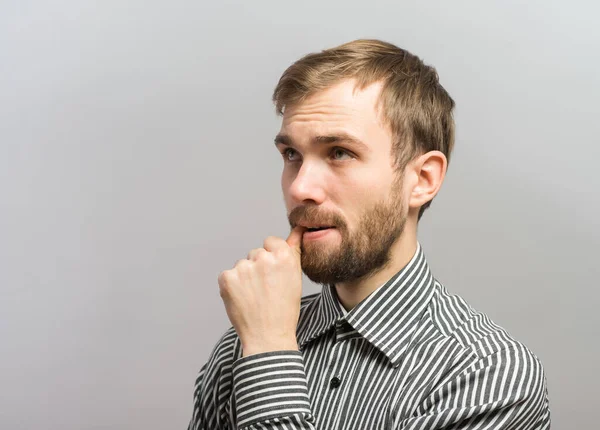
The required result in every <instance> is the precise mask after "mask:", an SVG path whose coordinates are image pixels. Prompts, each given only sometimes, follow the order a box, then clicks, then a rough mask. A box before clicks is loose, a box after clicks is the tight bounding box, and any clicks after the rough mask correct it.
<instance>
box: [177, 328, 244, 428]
mask: <svg viewBox="0 0 600 430" xmlns="http://www.w3.org/2000/svg"><path fill="white" fill-rule="evenodd" d="M239 356H240V350H239V339H238V338H237V335H236V333H235V330H233V329H232V328H231V329H229V330H228V331H227V332H226V333H225V334H224V335H223V336H222V337H221V339H220V340H219V341H218V342H217V344H216V346H215V348H214V349H213V351H212V353H211V355H210V357H209V359H208V361H207V362H206V364H204V366H202V368H201V369H200V372H199V374H198V377H197V378H196V383H195V384H194V409H193V412H192V417H191V419H190V422H189V425H188V430H225V429H227V430H230V429H231V427H230V425H229V421H230V419H229V411H230V403H229V401H230V398H231V393H232V390H231V380H232V378H231V366H232V364H233V362H234V361H235V359H236V357H239Z"/></svg>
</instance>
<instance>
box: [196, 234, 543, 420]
mask: <svg viewBox="0 0 600 430" xmlns="http://www.w3.org/2000/svg"><path fill="white" fill-rule="evenodd" d="M297 340H298V345H299V349H300V350H299V351H273V352H266V353H261V354H256V355H250V356H247V357H242V351H241V345H240V341H239V338H238V337H237V335H236V332H235V330H234V329H233V328H230V329H229V330H228V331H227V332H226V333H225V334H224V336H223V337H222V338H221V339H220V341H219V342H218V343H217V345H216V347H215V348H214V350H213V352H212V354H211V355H210V357H209V360H208V362H207V363H206V364H205V365H204V366H203V367H202V369H201V370H200V373H199V376H198V378H197V380H196V384H195V390H194V409H193V415H192V418H191V421H190V424H189V430H225V429H228V430H233V429H244V430H258V429H263V430H264V429H281V430H286V429H287V430H300V429H314V430H333V429H335V430H370V429H373V430H375V429H377V430H381V429H405V430H408V429H410V430H417V429H419V430H425V429H427V430H430V429H480V430H481V429H515V430H517V429H518V430H525V429H528V430H530V429H531V430H533V429H549V428H550V413H549V408H548V394H547V389H546V378H545V376H544V372H543V369H542V365H541V364H540V362H539V360H538V359H537V357H536V356H535V355H534V354H533V353H532V352H531V351H530V350H529V349H527V347H525V346H524V345H523V344H521V343H519V342H517V341H516V340H515V339H513V338H512V337H511V336H510V335H509V334H508V333H507V332H506V331H505V330H504V329H502V328H501V327H499V326H498V325H496V324H494V323H493V322H492V321H491V320H490V319H489V318H488V317H487V316H485V315H484V314H482V313H480V312H477V311H476V310H474V309H473V308H471V307H470V306H469V305H468V304H467V303H465V301H464V300H463V299H461V298H460V297H458V296H456V295H450V294H449V293H448V291H447V290H446V288H445V287H444V286H443V285H441V284H440V283H439V282H438V281H437V280H436V279H435V278H434V277H433V276H432V274H431V272H430V270H429V266H428V264H427V262H426V259H425V256H424V253H423V251H422V249H421V245H420V244H418V246H417V251H416V253H415V255H414V256H413V258H412V259H411V261H410V262H409V263H408V264H407V265H406V266H405V267H404V268H403V269H402V270H400V271H399V272H398V273H397V274H395V275H394V276H393V277H392V278H391V279H390V280H389V281H388V282H386V283H385V284H384V285H382V286H381V287H379V288H378V289H377V290H375V291H374V292H373V293H371V294H370V295H369V296H368V297H367V298H365V299H364V300H363V301H362V302H360V303H359V304H358V305H356V306H355V307H354V308H353V309H352V310H351V311H349V312H345V310H344V308H343V307H342V306H341V304H340V302H339V300H338V298H337V294H336V291H335V288H334V287H333V285H328V286H323V288H322V291H321V293H319V294H313V295H309V296H305V297H303V298H302V301H301V309H300V318H299V321H298V328H297Z"/></svg>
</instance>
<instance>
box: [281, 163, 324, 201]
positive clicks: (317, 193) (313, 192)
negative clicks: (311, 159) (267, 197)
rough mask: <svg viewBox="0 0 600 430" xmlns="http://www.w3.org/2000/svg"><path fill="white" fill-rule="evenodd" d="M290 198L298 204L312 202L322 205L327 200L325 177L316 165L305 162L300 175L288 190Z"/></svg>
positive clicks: (299, 171)
mask: <svg viewBox="0 0 600 430" xmlns="http://www.w3.org/2000/svg"><path fill="white" fill-rule="evenodd" d="M288 192H289V196H290V198H291V199H292V200H293V201H294V202H295V203H296V204H302V203H307V202H312V203H314V204H317V205H319V204H321V203H323V201H324V200H325V190H324V176H323V173H322V172H319V168H318V166H317V165H316V164H314V163H308V162H306V161H304V162H303V163H302V166H301V167H300V170H298V174H297V175H296V177H295V178H294V179H293V180H292V183H291V184H290V187H289V189H288Z"/></svg>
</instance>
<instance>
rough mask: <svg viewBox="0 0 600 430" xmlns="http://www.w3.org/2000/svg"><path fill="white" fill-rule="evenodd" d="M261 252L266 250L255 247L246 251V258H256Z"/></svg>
mask: <svg viewBox="0 0 600 430" xmlns="http://www.w3.org/2000/svg"><path fill="white" fill-rule="evenodd" d="M262 252H267V250H266V249H265V248H256V249H253V250H252V251H250V252H249V253H248V260H256V258H257V257H258V256H259V255H260V253H262Z"/></svg>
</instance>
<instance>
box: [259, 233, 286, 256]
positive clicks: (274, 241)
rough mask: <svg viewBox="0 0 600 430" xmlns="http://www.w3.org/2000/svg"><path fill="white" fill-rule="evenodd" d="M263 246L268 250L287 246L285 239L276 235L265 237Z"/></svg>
mask: <svg viewBox="0 0 600 430" xmlns="http://www.w3.org/2000/svg"><path fill="white" fill-rule="evenodd" d="M263 247H264V248H265V249H266V250H267V251H269V252H275V251H278V250H283V249H286V248H287V245H286V244H285V240H283V239H282V238H280V237H277V236H269V237H267V238H266V239H265V241H264V243H263Z"/></svg>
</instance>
